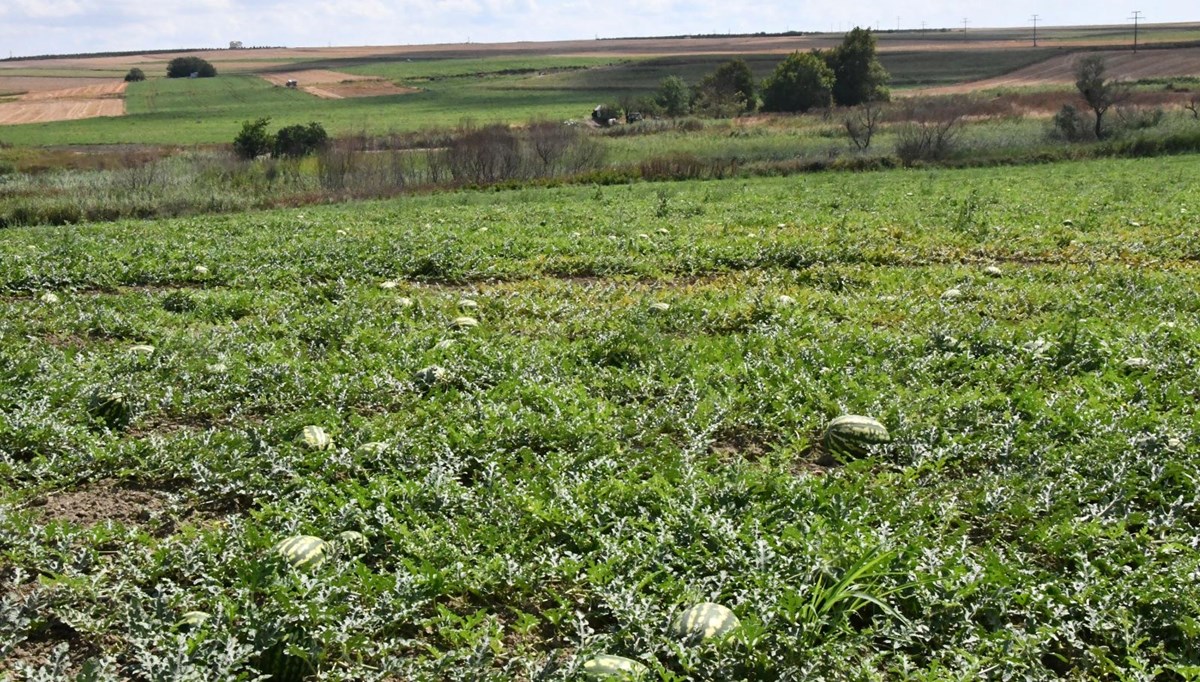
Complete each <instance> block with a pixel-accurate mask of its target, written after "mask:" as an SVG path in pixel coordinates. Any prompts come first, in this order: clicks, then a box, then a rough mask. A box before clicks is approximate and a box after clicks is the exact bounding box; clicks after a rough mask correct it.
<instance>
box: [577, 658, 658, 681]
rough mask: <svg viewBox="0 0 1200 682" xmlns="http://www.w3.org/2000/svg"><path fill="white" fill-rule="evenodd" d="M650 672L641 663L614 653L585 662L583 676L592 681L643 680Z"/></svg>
mask: <svg viewBox="0 0 1200 682" xmlns="http://www.w3.org/2000/svg"><path fill="white" fill-rule="evenodd" d="M648 673H649V669H648V668H646V666H644V665H642V664H641V663H639V662H637V661H635V660H633V659H631V658H625V657H624V656H614V655H613V654H600V655H599V656H595V657H593V658H590V659H588V660H587V662H585V663H584V664H583V677H584V679H585V680H589V681H591V682H603V681H606V680H607V681H609V682H612V681H621V682H625V681H633V680H643V679H646V676H647V674H648Z"/></svg>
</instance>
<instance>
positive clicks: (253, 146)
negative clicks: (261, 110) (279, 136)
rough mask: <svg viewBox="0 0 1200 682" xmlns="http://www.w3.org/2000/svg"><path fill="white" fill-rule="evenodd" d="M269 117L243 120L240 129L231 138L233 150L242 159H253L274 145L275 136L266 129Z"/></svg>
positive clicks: (269, 122) (269, 121) (267, 151)
mask: <svg viewBox="0 0 1200 682" xmlns="http://www.w3.org/2000/svg"><path fill="white" fill-rule="evenodd" d="M270 124H271V119H269V118H260V119H258V120H256V121H243V122H242V130H241V131H240V132H239V133H238V134H237V136H236V137H234V138H233V151H234V153H235V154H237V155H238V156H239V157H241V158H243V159H254V158H258V157H259V156H263V155H264V154H269V153H270V152H271V149H272V148H274V147H275V136H274V135H272V134H271V133H270V132H268V131H267V126H268V125H270Z"/></svg>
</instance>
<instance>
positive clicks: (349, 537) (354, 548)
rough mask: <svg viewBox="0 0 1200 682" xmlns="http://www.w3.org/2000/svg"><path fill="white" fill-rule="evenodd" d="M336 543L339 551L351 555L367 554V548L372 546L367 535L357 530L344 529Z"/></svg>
mask: <svg viewBox="0 0 1200 682" xmlns="http://www.w3.org/2000/svg"><path fill="white" fill-rule="evenodd" d="M334 545H335V546H336V547H337V550H338V552H339V553H341V554H343V555H349V556H354V555H358V554H366V552H367V550H368V549H370V548H371V545H370V543H369V542H368V541H367V537H366V536H365V535H363V534H362V533H360V532H358V531H356V530H344V531H342V532H340V533H338V536H337V539H336V540H334Z"/></svg>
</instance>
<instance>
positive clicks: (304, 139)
mask: <svg viewBox="0 0 1200 682" xmlns="http://www.w3.org/2000/svg"><path fill="white" fill-rule="evenodd" d="M328 144H329V135H328V134H327V133H326V132H325V128H324V126H322V125H321V124H320V123H317V122H315V121H314V122H311V123H309V124H308V125H306V126H303V125H291V126H285V127H283V128H280V129H279V132H278V133H275V144H274V145H273V147H274V153H275V156H280V157H282V156H308V155H309V154H314V153H316V152H319V151H321V150H322V149H324V148H325V146H326V145H328Z"/></svg>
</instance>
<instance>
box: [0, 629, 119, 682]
mask: <svg viewBox="0 0 1200 682" xmlns="http://www.w3.org/2000/svg"><path fill="white" fill-rule="evenodd" d="M64 644H65V645H66V646H67V652H68V653H67V658H68V660H69V661H70V663H69V664H68V665H67V668H68V672H69V673H70V674H72V675H75V674H78V673H79V672H80V670H81V669H82V668H83V664H84V662H85V661H87V660H88V659H89V658H92V657H94V656H96V654H98V653H100V650H99V648H98V647H97V646H96V645H94V644H92V643H91V642H88V641H87V640H85V639H84V638H83V636H82V635H80V634H79V633H78V632H77V631H76V630H75V628H72V627H71V626H70V625H67V624H65V623H63V622H62V621H59V620H58V619H57V618H55V619H51V621H50V622H49V623H48V624H47V625H46V626H45V627H43V628H40V629H39V630H37V631H36V632H34V633H32V634H31V635H30V636H29V637H28V639H26V640H25V641H23V642H21V643H20V644H18V645H17V646H16V648H15V649H13V650H12V651H11V652H10V653H9V655H8V656H7V657H5V658H3V659H0V677H2V678H3V679H9V678H8V677H6V676H5V675H3V673H6V672H8V673H11V672H15V671H16V670H17V666H18V665H20V666H22V667H23V668H24V667H26V666H27V667H30V668H33V669H34V670H37V669H38V668H41V667H43V666H45V665H47V664H48V663H50V662H51V661H52V660H54V659H55V658H56V656H55V653H54V650H55V649H57V648H58V647H60V646H62V645H64ZM14 679H15V678H14Z"/></svg>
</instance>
